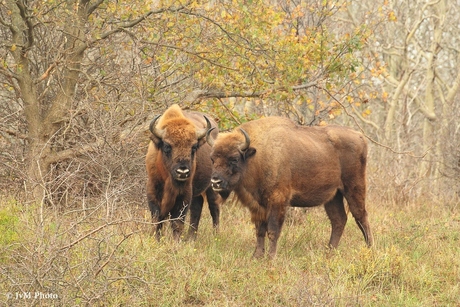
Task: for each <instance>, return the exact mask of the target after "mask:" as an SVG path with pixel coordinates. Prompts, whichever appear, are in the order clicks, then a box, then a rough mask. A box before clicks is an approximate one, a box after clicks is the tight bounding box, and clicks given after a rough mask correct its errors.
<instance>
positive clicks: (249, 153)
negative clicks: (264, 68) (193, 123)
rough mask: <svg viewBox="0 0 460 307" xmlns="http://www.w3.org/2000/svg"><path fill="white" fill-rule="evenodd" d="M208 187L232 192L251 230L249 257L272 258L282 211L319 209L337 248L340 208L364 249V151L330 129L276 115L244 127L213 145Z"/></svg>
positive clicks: (347, 132)
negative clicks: (349, 218) (321, 207)
mask: <svg viewBox="0 0 460 307" xmlns="http://www.w3.org/2000/svg"><path fill="white" fill-rule="evenodd" d="M207 140H208V143H210V144H211V145H212V146H213V148H212V152H211V160H212V162H213V173H212V177H211V185H212V187H213V189H214V190H215V191H227V192H228V191H234V192H235V194H236V195H237V197H238V198H239V200H240V201H241V203H242V204H243V205H244V206H246V207H248V208H249V210H250V212H251V218H252V221H253V223H254V224H255V227H256V236H257V244H256V249H255V252H254V255H253V256H254V257H256V258H260V257H262V256H263V255H264V253H265V236H268V239H269V256H270V257H272V258H273V257H274V256H275V255H276V244H277V241H278V238H279V236H280V232H281V227H282V225H283V222H284V217H285V214H286V210H287V207H288V206H293V207H313V206H318V205H323V204H324V206H325V209H326V213H327V215H328V217H329V219H330V221H331V224H332V233H331V237H330V241H329V245H330V246H331V247H337V245H338V244H339V240H340V238H341V236H342V233H343V230H344V227H345V224H346V222H347V213H346V212H345V207H344V203H343V198H344V197H345V198H346V200H347V202H348V206H349V208H350V211H351V213H352V215H353V217H354V218H355V220H356V223H357V224H358V226H359V228H360V229H361V231H362V233H363V235H364V239H365V240H366V243H367V245H368V246H371V244H372V234H371V230H370V227H369V222H368V218H367V212H366V209H365V196H366V174H365V173H366V156H367V145H366V141H365V139H364V137H363V135H362V134H361V133H359V132H356V131H353V130H352V129H349V128H345V127H338V126H326V127H301V126H298V125H296V124H295V123H294V122H292V121H291V120H289V119H287V118H283V117H267V118H263V119H259V120H254V121H251V122H247V123H244V124H242V125H241V126H239V127H238V128H236V129H235V130H234V131H233V132H229V133H223V134H219V136H218V137H217V139H215V140H214V139H213V137H212V136H210V135H209V134H208V136H207Z"/></svg>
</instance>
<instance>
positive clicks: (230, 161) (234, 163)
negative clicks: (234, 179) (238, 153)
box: [228, 157, 240, 166]
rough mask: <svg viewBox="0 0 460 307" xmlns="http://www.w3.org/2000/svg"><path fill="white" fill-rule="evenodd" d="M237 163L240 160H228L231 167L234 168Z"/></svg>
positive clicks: (234, 158) (235, 158)
mask: <svg viewBox="0 0 460 307" xmlns="http://www.w3.org/2000/svg"><path fill="white" fill-rule="evenodd" d="M239 161H240V158H237V157H233V158H230V159H229V160H228V164H230V165H231V166H235V165H237V164H238V162H239Z"/></svg>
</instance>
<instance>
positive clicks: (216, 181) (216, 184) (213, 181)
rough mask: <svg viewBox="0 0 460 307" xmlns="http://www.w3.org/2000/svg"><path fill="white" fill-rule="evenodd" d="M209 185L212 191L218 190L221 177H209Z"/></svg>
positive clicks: (220, 188) (220, 184) (220, 186)
mask: <svg viewBox="0 0 460 307" xmlns="http://www.w3.org/2000/svg"><path fill="white" fill-rule="evenodd" d="M211 187H212V189H213V190H214V191H220V190H222V179H219V178H217V177H212V178H211Z"/></svg>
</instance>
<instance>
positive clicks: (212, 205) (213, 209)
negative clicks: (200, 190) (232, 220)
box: [206, 188, 223, 231]
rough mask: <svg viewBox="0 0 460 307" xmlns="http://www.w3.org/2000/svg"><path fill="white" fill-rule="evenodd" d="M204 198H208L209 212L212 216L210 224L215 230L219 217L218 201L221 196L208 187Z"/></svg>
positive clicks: (220, 200)
mask: <svg viewBox="0 0 460 307" xmlns="http://www.w3.org/2000/svg"><path fill="white" fill-rule="evenodd" d="M206 199H207V200H208V207H209V213H211V217H212V226H213V227H214V229H215V230H216V231H217V230H218V228H219V219H220V203H221V202H222V200H223V198H222V197H221V196H220V195H219V194H218V193H217V192H214V190H213V189H212V188H208V189H207V190H206Z"/></svg>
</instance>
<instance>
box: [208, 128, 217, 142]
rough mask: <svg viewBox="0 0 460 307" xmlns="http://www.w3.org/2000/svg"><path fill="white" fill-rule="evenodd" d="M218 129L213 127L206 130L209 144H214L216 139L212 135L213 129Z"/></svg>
mask: <svg viewBox="0 0 460 307" xmlns="http://www.w3.org/2000/svg"><path fill="white" fill-rule="evenodd" d="M214 129H216V127H212V128H211V129H209V130H208V132H206V142H207V143H208V144H209V146H211V147H212V146H214V139H213V138H212V136H211V132H212V130H214Z"/></svg>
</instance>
